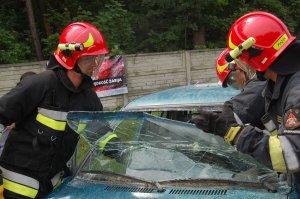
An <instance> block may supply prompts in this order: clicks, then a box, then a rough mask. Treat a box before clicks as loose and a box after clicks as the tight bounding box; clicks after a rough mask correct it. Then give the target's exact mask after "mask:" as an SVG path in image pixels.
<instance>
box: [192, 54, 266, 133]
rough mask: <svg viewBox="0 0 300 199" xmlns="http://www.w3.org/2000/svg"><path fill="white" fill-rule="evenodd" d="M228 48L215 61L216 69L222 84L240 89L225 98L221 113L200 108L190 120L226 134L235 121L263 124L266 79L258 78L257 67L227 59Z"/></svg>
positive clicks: (215, 131)
mask: <svg viewBox="0 0 300 199" xmlns="http://www.w3.org/2000/svg"><path fill="white" fill-rule="evenodd" d="M229 51H230V50H228V49H225V50H223V51H222V53H221V54H220V55H219V57H218V58H217V61H216V73H217V76H218V77H219V80H220V81H221V83H222V86H223V87H227V86H230V87H232V88H235V89H240V90H241V93H239V94H238V95H236V96H234V97H233V98H232V99H230V100H228V101H226V102H225V103H224V105H223V110H222V112H220V113H216V112H208V111H203V110H199V111H198V114H197V115H193V117H192V119H191V121H190V122H191V123H194V124H195V125H196V126H197V127H198V128H200V129H202V130H204V131H206V132H210V133H213V134H216V135H220V136H222V137H223V136H224V135H225V133H226V130H227V128H229V127H230V126H231V125H232V124H236V123H238V124H241V125H242V124H248V123H250V124H253V125H256V126H260V127H261V126H262V123H261V121H260V118H261V117H262V115H263V114H264V104H263V103H260V101H263V97H262V91H263V89H264V88H265V86H266V82H263V81H258V80H257V79H256V76H255V70H253V69H251V68H249V69H247V68H244V67H243V66H240V67H239V66H238V65H237V64H236V63H235V62H234V61H232V62H230V63H228V62H227V61H226V60H225V55H227V54H228V53H229Z"/></svg>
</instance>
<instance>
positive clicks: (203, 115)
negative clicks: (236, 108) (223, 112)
mask: <svg viewBox="0 0 300 199" xmlns="http://www.w3.org/2000/svg"><path fill="white" fill-rule="evenodd" d="M198 113H199V114H197V115H193V116H192V118H191V120H190V121H189V122H190V123H193V124H195V125H196V126H197V127H198V128H199V129H202V130H203V131H205V132H210V133H214V130H215V127H214V122H215V119H216V118H217V116H218V114H217V113H213V112H207V111H203V110H199V111H198Z"/></svg>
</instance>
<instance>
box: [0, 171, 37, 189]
mask: <svg viewBox="0 0 300 199" xmlns="http://www.w3.org/2000/svg"><path fill="white" fill-rule="evenodd" d="M0 169H1V170H2V172H3V178H6V179H8V180H10V181H13V182H16V183H18V184H22V185H25V186H27V187H31V188H34V189H36V190H38V189H39V187H40V184H39V181H37V180H36V179H34V178H31V177H29V176H25V175H23V174H20V173H16V172H14V171H10V170H7V169H5V168H3V167H1V166H0Z"/></svg>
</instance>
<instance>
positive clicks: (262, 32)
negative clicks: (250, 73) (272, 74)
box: [227, 11, 296, 71]
mask: <svg viewBox="0 0 300 199" xmlns="http://www.w3.org/2000/svg"><path fill="white" fill-rule="evenodd" d="M250 37H253V38H254V40H255V43H254V44H253V45H252V47H250V48H249V49H248V50H245V51H243V52H242V54H241V55H240V56H239V59H240V60H242V61H244V62H246V63H248V64H249V65H251V66H252V67H253V68H254V69H255V70H257V71H265V70H266V69H267V68H268V67H269V66H270V64H272V62H273V61H274V60H275V59H276V58H277V57H278V56H279V55H280V54H281V53H282V51H284V49H286V47H287V46H288V45H289V44H290V43H291V42H292V41H294V40H295V39H296V37H294V36H292V35H291V34H290V32H289V31H288V29H287V27H286V26H285V24H284V23H283V22H282V21H281V20H280V19H278V18H277V17H276V16H274V15H272V14H270V13H267V12H262V11H256V12H250V13H248V14H245V15H244V16H242V17H240V18H239V19H238V20H236V21H235V22H234V24H233V25H232V26H231V28H230V31H229V33H228V38H227V47H228V48H229V49H230V50H233V49H235V48H237V47H238V46H239V45H240V44H242V43H243V42H244V41H246V40H247V39H248V38H250Z"/></svg>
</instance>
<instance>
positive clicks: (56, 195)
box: [47, 178, 287, 199]
mask: <svg viewBox="0 0 300 199" xmlns="http://www.w3.org/2000/svg"><path fill="white" fill-rule="evenodd" d="M139 188H140V189H139ZM47 198H48V199H71V198H105V199H119V198H120V199H121V198H122V199H135V198H149V199H151V198H159V199H175V198H185V199H193V198H198V199H199V198H208V199H209V198H222V199H223V198H224V199H226V198H228V199H232V198H244V199H247V198H249V199H254V198H255V199H260V198H261V199H268V198H270V199H277V198H278V199H279V198H280V199H282V198H287V196H286V195H281V194H279V193H270V192H266V191H259V190H258V191H255V190H242V189H227V190H226V189H224V188H221V189H218V188H215V189H213V188H211V187H210V188H201V187H199V188H184V187H168V188H166V189H165V191H163V192H161V193H160V192H158V190H156V189H151V188H144V189H142V188H141V187H138V186H130V185H123V186H122V185H110V184H96V183H91V182H86V181H83V180H80V179H77V178H75V179H73V180H71V181H68V182H66V183H64V184H62V185H61V186H60V187H59V188H57V189H56V190H55V191H54V192H52V193H51V194H50V195H48V197H47Z"/></svg>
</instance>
